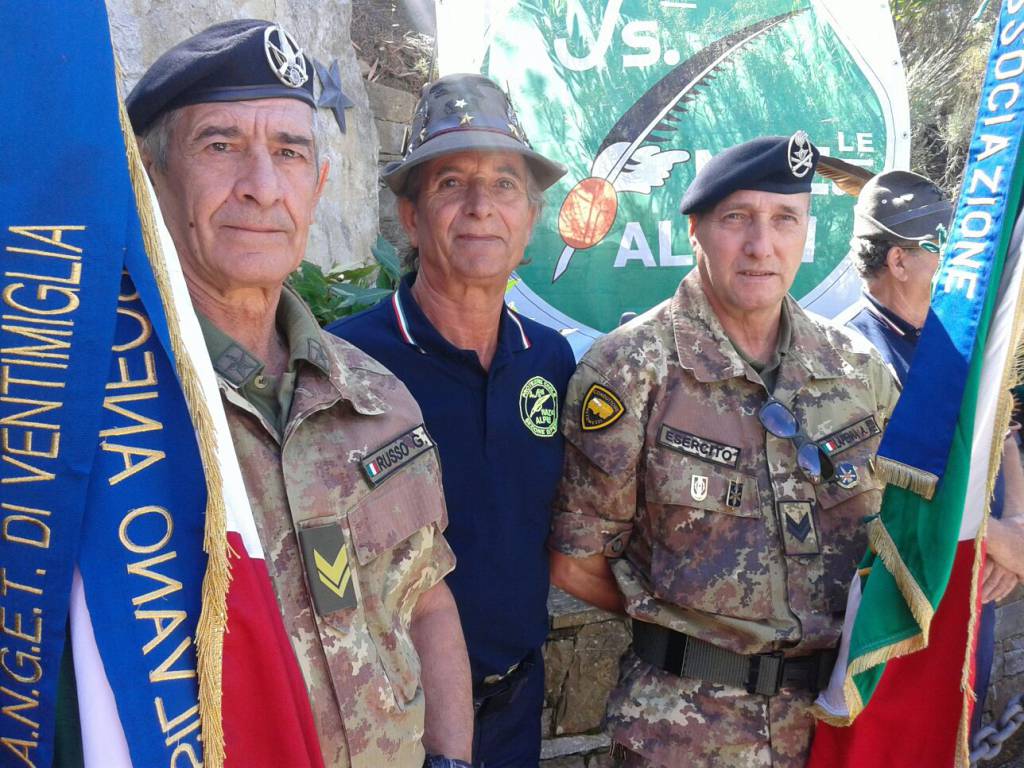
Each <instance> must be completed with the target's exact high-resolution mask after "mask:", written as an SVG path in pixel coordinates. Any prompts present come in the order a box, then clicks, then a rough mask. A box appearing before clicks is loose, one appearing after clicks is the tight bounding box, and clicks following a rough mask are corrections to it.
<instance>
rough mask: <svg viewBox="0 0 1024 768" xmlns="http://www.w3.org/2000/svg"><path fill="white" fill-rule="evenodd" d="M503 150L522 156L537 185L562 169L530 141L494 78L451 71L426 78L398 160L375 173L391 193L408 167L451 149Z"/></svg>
mask: <svg viewBox="0 0 1024 768" xmlns="http://www.w3.org/2000/svg"><path fill="white" fill-rule="evenodd" d="M474 150H479V151H486V150H505V151H507V152H516V153H518V154H520V155H522V156H523V159H524V160H526V164H527V165H528V166H529V167H530V170H531V171H532V172H533V177H534V179H536V181H537V183H538V184H539V185H540V188H541V189H547V188H548V187H550V186H551V185H552V184H554V183H555V182H556V181H558V179H560V178H561V177H562V175H563V174H564V173H565V172H566V168H565V166H564V165H562V164H561V163H556V162H554V161H553V160H549V159H548V158H546V157H544V155H542V154H540V153H539V152H537V151H535V150H534V149H533V147H531V146H530V142H529V140H528V139H527V138H526V133H525V131H523V126H522V125H521V124H520V123H519V117H518V116H517V115H516V112H515V110H514V109H513V108H512V102H511V101H509V98H508V96H507V95H506V94H505V92H504V91H503V90H501V88H499V87H498V86H497V85H496V84H495V83H494V81H492V80H490V79H488V78H486V77H484V76H483V75H477V74H453V75H445V76H444V77H441V78H438V79H437V80H435V81H434V82H432V83H427V84H426V85H424V86H423V89H422V90H421V91H420V100H419V101H418V102H417V104H416V111H415V113H413V117H412V125H410V126H409V138H408V143H407V145H406V147H405V152H404V154H403V157H402V159H401V160H397V161H395V162H392V163H388V165H387V166H385V168H384V173H383V174H381V177H382V178H383V179H384V182H385V183H386V184H387V185H388V186H389V187H390V188H391V190H392V191H393V192H394V193H395V194H396V195H400V194H402V192H403V191H404V189H405V182H406V179H407V178H408V177H409V171H411V170H412V169H413V168H415V167H416V166H417V165H420V164H422V163H425V162H426V161H428V160H432V159H433V158H435V157H440V156H442V155H449V154H452V153H453V152H466V151H474Z"/></svg>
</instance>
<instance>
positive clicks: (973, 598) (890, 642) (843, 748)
mask: <svg viewBox="0 0 1024 768" xmlns="http://www.w3.org/2000/svg"><path fill="white" fill-rule="evenodd" d="M1021 6H1024V4H1022V3H1019V2H1012V1H1010V2H1006V3H1004V6H1003V9H1002V12H1001V15H1000V20H999V25H998V28H997V30H996V37H995V40H994V42H993V48H992V54H991V57H990V61H989V67H988V73H987V76H986V79H985V83H984V86H983V90H982V97H981V107H980V110H979V115H978V121H977V124H976V127H975V131H974V136H973V139H972V142H971V147H970V153H969V158H968V163H967V167H966V169H965V176H964V184H963V189H962V192H961V196H960V199H959V202H958V205H957V211H956V215H955V217H954V222H953V226H952V229H951V236H950V240H949V243H948V245H947V248H946V251H945V254H944V257H943V261H942V265H941V267H940V270H939V274H938V277H937V282H936V292H935V298H934V299H933V302H932V308H931V312H930V313H929V317H928V321H927V323H926V324H925V328H924V331H923V333H922V338H921V342H920V345H919V347H918V350H917V354H916V356H915V359H914V364H913V366H912V368H911V371H910V375H909V377H908V381H907V385H906V388H905V390H904V392H903V394H902V396H901V399H900V402H899V405H898V406H897V408H896V411H895V413H894V414H893V418H892V420H891V421H890V423H889V425H888V427H887V430H886V434H885V437H884V439H883V442H882V445H881V447H880V449H879V456H878V459H877V468H878V470H879V472H880V473H881V474H882V476H883V477H885V478H886V480H887V481H888V482H889V485H888V486H887V487H886V490H885V494H884V497H883V501H882V509H881V512H880V514H879V516H878V517H877V518H876V519H874V520H872V521H871V522H870V523H869V527H868V530H869V542H870V548H869V552H868V554H867V556H866V557H865V559H864V561H863V562H862V564H861V567H860V569H859V571H858V572H857V574H856V575H855V576H854V578H853V582H852V586H851V589H850V596H849V601H848V605H847V615H846V623H845V627H844V631H843V639H842V645H841V647H840V659H839V663H838V664H837V667H836V669H835V671H834V673H833V676H832V680H831V683H830V686H829V689H828V690H827V691H825V692H824V693H823V694H822V695H821V696H820V697H819V699H818V701H817V703H816V715H817V716H818V717H819V718H820V719H821V720H822V722H820V723H819V726H818V729H817V733H816V735H815V741H814V745H813V749H812V754H811V759H810V762H809V766H810V767H811V768H845V767H846V766H851V768H852V766H857V768H865V766H885V767H886V768H925V767H927V768H933V767H934V768H945V767H946V766H964V767H965V768H966V766H967V765H968V764H969V746H968V735H969V734H968V731H969V723H970V716H971V712H972V709H973V706H974V701H973V692H972V683H973V677H974V661H973V659H974V645H975V633H976V624H977V621H978V616H979V612H980V597H979V593H980V589H979V586H980V585H979V581H980V572H981V567H982V564H983V560H984V532H985V520H986V518H987V515H988V508H989V502H990V499H991V495H992V489H993V485H994V481H995V476H996V474H997V472H998V468H999V460H1000V458H1001V455H1002V446H1003V440H1004V434H1005V430H1006V427H1007V424H1008V422H1009V416H1010V405H1011V400H1010V395H1009V389H1010V387H1011V386H1012V385H1013V383H1014V380H1015V379H1014V372H1015V367H1014V360H1013V354H1014V351H1015V349H1016V345H1017V341H1018V340H1019V337H1020V332H1021V316H1022V313H1024V308H1022V305H1021V284H1022V280H1021V277H1022V271H1024V262H1022V259H1021V234H1022V229H1024V226H1022V225H1021V223H1020V221H1021V220H1020V219H1018V213H1019V207H1020V206H1019V204H1020V191H1021V175H1022V167H1021V166H1022V163H1021V162H1020V157H1019V155H1020V145H1021V134H1022V123H1024V114H1022V113H1024V108H1022V105H1021V101H1022V100H1019V99H1013V100H1007V99H1005V98H1001V96H1002V95H1003V94H1005V93H1008V92H1010V91H1011V90H1012V88H1013V87H1016V86H1014V85H1013V83H1019V81H1020V76H1021V73H1022V71H1024V63H1021V62H1022V60H1024V55H1022V54H1021V52H1020V43H1019V41H1018V36H1019V34H1020V32H1021V31H1024V27H1022V24H1024V10H1022V8H1021ZM1007 83H1009V84H1010V85H1009V86H1008V85H1007ZM1015 222H1017V227H1016V229H1015V228H1014V224H1015ZM1011 233H1012V239H1011Z"/></svg>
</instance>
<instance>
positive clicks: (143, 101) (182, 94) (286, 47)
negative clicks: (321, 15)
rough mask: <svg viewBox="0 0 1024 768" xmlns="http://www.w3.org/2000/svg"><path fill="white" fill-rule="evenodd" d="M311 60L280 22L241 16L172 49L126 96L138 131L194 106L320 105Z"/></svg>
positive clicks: (140, 132)
mask: <svg viewBox="0 0 1024 768" xmlns="http://www.w3.org/2000/svg"><path fill="white" fill-rule="evenodd" d="M309 75H310V61H309V58H308V57H307V56H306V54H305V53H304V52H303V50H302V48H301V47H300V46H299V45H298V44H297V43H296V42H295V39H294V38H293V37H292V36H291V35H289V34H288V33H287V32H285V31H284V29H283V28H282V27H281V26H280V25H278V24H272V23H271V22H269V21H261V20H259V19H238V20H234V21H225V22H222V23H220V24H214V25H213V26H212V27H208V28H207V29H204V30H203V31H202V32H200V33H198V34H196V35H193V36H192V37H190V38H188V39H187V40H183V41H182V42H180V43H178V44H177V45H175V46H174V47H173V48H171V49H170V50H168V51H166V52H165V53H164V54H163V55H162V56H160V58H158V59H157V60H156V61H155V62H153V64H152V65H151V66H150V68H149V69H148V70H146V72H145V74H144V75H143V76H142V78H141V79H140V80H139V82H138V83H137V84H136V85H135V87H134V88H133V89H132V92H131V93H130V94H128V98H127V99H125V106H126V107H127V108H128V116H129V117H130V118H131V121H132V128H134V130H135V133H137V134H142V133H144V132H145V131H146V129H147V128H148V127H149V126H150V125H152V123H153V121H155V120H156V119H157V118H158V117H160V115H162V114H164V113H165V112H170V111H171V110H174V109H178V108H179V107H184V106H188V105H189V104H202V103H207V102H220V101H224V102H227V101H248V100H251V99H278V98H288V99H298V100H300V101H303V102H305V103H306V104H309V106H311V107H313V108H314V109H315V108H316V100H315V99H314V98H313V79H312V78H311V77H310V76H309Z"/></svg>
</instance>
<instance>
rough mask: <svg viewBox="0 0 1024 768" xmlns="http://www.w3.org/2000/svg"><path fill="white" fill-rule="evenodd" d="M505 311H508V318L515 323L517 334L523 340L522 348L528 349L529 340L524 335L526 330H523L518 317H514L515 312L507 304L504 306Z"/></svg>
mask: <svg viewBox="0 0 1024 768" xmlns="http://www.w3.org/2000/svg"><path fill="white" fill-rule="evenodd" d="M505 311H506V312H507V313H508V316H509V319H510V320H512V322H513V323H515V324H516V328H518V329H519V336H520V337H521V338H522V340H523V349H529V348H530V340H529V339H528V338H527V336H526V331H525V330H523V323H522V321H521V320H520V319H519V318H518V317H516V313H515V312H513V311H512V310H511V309H509V308H508V307H507V306H506V307H505Z"/></svg>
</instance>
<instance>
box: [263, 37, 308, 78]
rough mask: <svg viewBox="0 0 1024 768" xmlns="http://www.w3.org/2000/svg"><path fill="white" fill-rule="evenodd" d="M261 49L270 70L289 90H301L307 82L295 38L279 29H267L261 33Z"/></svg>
mask: <svg viewBox="0 0 1024 768" xmlns="http://www.w3.org/2000/svg"><path fill="white" fill-rule="evenodd" d="M263 49H264V50H265V51H266V53H267V63H268V64H269V65H270V70H271V71H272V72H273V73H274V74H275V75H277V79H278V80H280V81H281V82H282V83H284V84H285V85H287V86H288V87H289V88H301V87H302V86H303V85H305V84H306V81H307V80H309V72H308V71H307V70H306V58H305V56H303V55H302V49H301V48H300V47H299V46H298V44H297V43H296V42H295V38H293V37H292V36H291V35H289V34H288V33H287V32H285V31H284V30H283V29H281V27H278V26H269V27H267V29H266V31H265V32H264V33H263Z"/></svg>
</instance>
